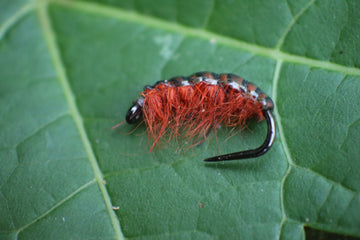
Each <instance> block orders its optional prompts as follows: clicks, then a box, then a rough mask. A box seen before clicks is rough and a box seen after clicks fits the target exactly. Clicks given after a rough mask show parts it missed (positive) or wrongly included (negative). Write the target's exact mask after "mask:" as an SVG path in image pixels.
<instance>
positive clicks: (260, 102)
mask: <svg viewBox="0 0 360 240" xmlns="http://www.w3.org/2000/svg"><path fill="white" fill-rule="evenodd" d="M273 109H274V103H273V101H272V100H271V98H270V97H269V96H268V95H267V94H265V93H264V92H263V91H262V90H261V89H260V88H259V87H257V86H256V85H255V84H254V83H251V82H249V81H246V80H245V79H243V78H241V77H239V76H237V75H235V74H230V73H221V74H216V73H212V72H198V73H194V74H192V75H190V76H188V77H183V76H181V77H174V78H171V79H169V80H162V81H158V82H156V83H155V84H154V85H152V86H150V85H148V86H145V87H144V91H143V92H141V93H140V97H139V98H138V99H137V100H136V101H135V102H134V103H133V105H132V106H131V107H130V109H129V110H128V112H127V114H126V122H127V123H129V124H135V123H139V122H141V121H144V122H145V124H146V127H147V132H148V134H149V137H150V138H151V139H152V140H153V144H152V147H151V149H150V151H149V152H151V151H152V150H153V148H154V147H155V146H156V144H157V143H158V141H159V139H161V138H164V137H165V136H166V137H168V138H169V139H171V138H173V137H177V136H179V135H182V136H185V137H186V138H189V139H194V138H195V139H196V141H202V140H204V139H206V136H207V134H208V133H209V132H210V131H212V130H216V129H217V128H218V127H219V125H224V126H226V127H241V126H243V125H244V124H245V122H246V121H247V120H248V119H250V118H255V119H258V120H259V121H262V120H266V122H267V136H266V139H265V141H264V142H263V144H262V145H261V146H259V147H258V148H255V149H251V150H246V151H241V152H235V153H229V154H225V155H220V156H215V157H211V158H207V159H205V160H204V161H208V162H217V161H228V160H237V159H246V158H254V157H259V156H261V155H263V154H264V153H266V152H267V151H268V150H269V149H270V148H271V146H272V145H273V143H274V140H275V134H276V125H275V120H274V117H273V114H272V110H273ZM117 126H118V125H117ZM117 126H115V127H114V128H116V127H117ZM201 139H202V140H201Z"/></svg>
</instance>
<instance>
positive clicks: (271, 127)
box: [204, 109, 276, 162]
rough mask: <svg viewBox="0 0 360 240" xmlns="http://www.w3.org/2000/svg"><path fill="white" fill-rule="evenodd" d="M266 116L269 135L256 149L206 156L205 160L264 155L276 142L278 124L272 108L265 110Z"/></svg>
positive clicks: (217, 160)
mask: <svg viewBox="0 0 360 240" xmlns="http://www.w3.org/2000/svg"><path fill="white" fill-rule="evenodd" d="M263 114H264V117H265V119H266V123H267V135H266V139H265V141H264V143H263V144H262V145H261V146H260V147H258V148H255V149H252V150H247V151H242V152H235V153H229V154H225V155H220V156H216V157H211V158H206V159H205V160H204V161H206V162H219V161H230V160H240V159H246V158H255V157H259V156H261V155H263V154H264V153H266V152H267V151H269V149H270V148H271V146H272V145H273V143H274V140H275V134H276V126H275V119H274V116H273V115H272V112H271V110H269V109H268V110H263Z"/></svg>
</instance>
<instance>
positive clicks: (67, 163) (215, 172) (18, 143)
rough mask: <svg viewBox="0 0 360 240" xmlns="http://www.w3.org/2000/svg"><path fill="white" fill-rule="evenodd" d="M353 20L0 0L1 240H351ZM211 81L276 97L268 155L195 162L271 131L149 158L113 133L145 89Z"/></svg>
mask: <svg viewBox="0 0 360 240" xmlns="http://www.w3.org/2000/svg"><path fill="white" fill-rule="evenodd" d="M359 17H360V3H359V2H358V1H356V0H347V1H345V0H343V1H342V0H336V1H331V2H329V1H325V0H317V1H315V0H310V1H309V0H302V1H295V0H294V1H285V0H272V1H267V0H261V1H245V0H244V1H210V0H201V1H200V0H196V1H175V0H172V1H164V0H156V1H146V0H138V1H132V0H127V1H118V2H115V1H112V0H111V1H110V0H109V1H105V0H104V1H60V0H59V1H46V0H38V1H26V0H23V1H21V0H17V1H2V2H0V130H1V131H0V163H1V168H0V239H123V238H124V237H126V238H129V239H131V238H134V239H190V238H192V239H304V238H305V235H306V233H305V231H304V226H306V227H309V228H313V229H319V230H323V231H327V232H333V233H337V234H344V235H351V236H360V194H359V192H360V175H359V171H360V161H359V156H360V150H359V149H360V148H359V147H358V146H360V135H359V132H360V69H359V67H360V55H359V54H358V53H359V52H360V41H359V34H358V33H359V32H360V22H359V21H358V19H359ZM204 70H209V71H213V72H218V73H220V72H232V73H235V74H238V75H241V76H243V77H244V78H246V79H248V80H250V81H252V82H255V83H256V84H257V85H258V86H260V87H261V89H263V90H264V91H265V92H267V93H268V94H269V95H270V96H271V97H272V98H273V100H274V102H275V104H276V107H275V110H274V115H275V117H276V121H277V127H278V134H277V138H276V141H275V144H274V146H273V148H272V149H271V150H270V151H269V153H267V154H265V155H264V156H262V157H259V158H257V159H249V160H244V161H234V162H228V163H215V164H206V163H204V162H203V161H202V160H203V159H204V158H206V157H211V156H215V155H217V154H219V150H218V147H219V149H220V151H221V152H222V153H228V152H234V151H239V150H245V149H250V148H253V147H257V146H258V145H259V144H260V143H261V142H262V141H263V139H264V137H265V131H266V126H265V124H264V123H256V122H249V123H248V125H247V127H246V128H245V129H244V130H243V131H241V133H240V134H237V135H235V136H233V137H231V138H229V135H228V134H229V133H228V132H227V131H226V130H224V129H220V130H219V131H218V133H217V136H214V134H212V135H211V136H209V138H208V140H206V141H205V142H204V143H203V144H202V145H200V146H197V147H195V148H189V145H188V143H186V142H175V141H172V142H170V143H169V144H162V145H160V146H159V147H158V148H157V149H156V150H155V151H153V152H152V153H150V154H148V153H147V152H148V150H149V149H150V146H151V142H149V141H148V140H147V136H146V133H145V127H144V126H140V127H139V128H138V129H136V130H135V131H134V132H132V131H133V129H134V128H133V127H132V126H128V125H122V126H121V127H120V128H119V131H120V132H121V133H118V132H117V131H114V130H111V127H112V126H114V125H116V124H117V123H119V122H121V121H123V119H124V115H125V113H126V111H127V110H128V108H129V106H130V105H131V103H132V102H133V101H134V100H135V99H136V98H137V97H138V96H139V92H140V91H141V90H142V88H143V86H144V85H146V84H152V83H154V82H155V81H157V80H160V79H167V78H170V77H173V76H178V75H189V74H191V73H194V72H197V71H204ZM130 132H132V133H131V134H128V133H130ZM311 236H313V235H309V239H311Z"/></svg>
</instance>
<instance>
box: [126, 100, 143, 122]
mask: <svg viewBox="0 0 360 240" xmlns="http://www.w3.org/2000/svg"><path fill="white" fill-rule="evenodd" d="M141 118H142V106H140V105H139V103H138V102H135V103H134V104H133V105H132V106H131V107H130V109H129V111H127V113H126V122H127V123H129V124H134V123H137V122H139V121H140V119H141Z"/></svg>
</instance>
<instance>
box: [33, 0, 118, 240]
mask: <svg viewBox="0 0 360 240" xmlns="http://www.w3.org/2000/svg"><path fill="white" fill-rule="evenodd" d="M36 9H37V13H38V16H39V20H40V24H41V28H42V30H43V34H44V38H45V42H46V44H47V45H48V49H49V54H50V56H51V58H52V61H53V64H54V67H55V71H56V73H57V75H58V79H59V82H60V84H61V87H62V88H63V92H64V95H65V99H66V101H67V103H68V106H69V112H70V114H71V116H72V117H73V119H74V122H75V125H76V127H77V129H78V131H79V134H80V137H81V140H82V142H83V145H84V148H85V151H86V153H87V156H88V159H89V162H90V165H91V167H92V169H93V171H94V176H95V179H96V182H97V184H98V186H99V189H100V191H101V193H102V195H103V198H104V201H105V205H106V208H107V211H108V213H109V217H110V219H111V222H112V225H113V228H114V230H115V234H116V238H117V239H124V236H123V234H122V232H121V229H120V222H119V219H118V218H117V216H116V215H115V213H114V211H113V209H112V203H111V199H110V196H109V194H108V192H107V190H106V187H105V185H104V184H103V181H104V179H103V174H102V172H101V170H100V167H99V164H98V161H97V159H96V157H95V154H94V152H93V149H92V147H91V143H90V140H89V138H88V136H87V133H86V131H85V128H84V124H83V119H82V116H81V114H80V112H79V110H78V107H77V105H76V101H75V97H74V94H73V92H72V89H71V87H70V83H69V80H68V78H67V76H66V70H65V68H64V65H63V62H62V59H61V55H60V51H59V48H58V46H57V42H56V36H55V33H54V31H53V29H52V25H51V21H50V17H49V15H48V2H47V1H46V0H38V1H37V2H36Z"/></svg>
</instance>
